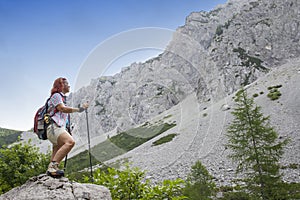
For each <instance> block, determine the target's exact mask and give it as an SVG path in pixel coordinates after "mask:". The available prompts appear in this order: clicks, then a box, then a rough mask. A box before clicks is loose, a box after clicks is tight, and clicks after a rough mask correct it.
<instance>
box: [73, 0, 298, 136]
mask: <svg viewBox="0 0 300 200" xmlns="http://www.w3.org/2000/svg"><path fill="white" fill-rule="evenodd" d="M299 20H300V4H299V1H297V0H283V1H282V0H255V1H248V0H229V1H228V2H227V3H226V4H225V5H220V6H218V7H217V8H215V9H214V10H212V11H210V12H194V13H191V14H190V15H189V16H188V17H187V18H186V23H185V25H184V26H182V27H179V28H178V29H177V30H176V32H175V34H174V36H173V40H172V41H171V42H170V44H169V45H168V47H167V49H166V50H165V51H164V52H163V53H162V54H161V55H159V56H158V57H156V58H154V59H151V60H148V61H147V62H145V63H133V64H132V65H130V66H129V67H126V68H123V70H122V72H121V73H119V74H116V75H115V76H112V77H99V78H98V79H95V80H93V81H92V82H91V84H90V85H89V86H87V87H85V88H82V89H80V90H79V91H78V92H76V93H74V94H72V95H71V96H70V99H71V101H72V102H73V105H78V104H80V103H83V102H84V101H86V100H89V101H90V105H91V107H90V108H89V115H88V116H89V121H90V132H91V137H94V136H96V135H99V134H103V133H105V132H107V131H111V130H113V129H115V130H116V131H121V130H126V129H128V128H130V127H132V126H134V125H137V124H140V123H143V122H145V121H146V120H147V119H149V118H151V117H154V116H156V115H158V114H160V113H162V112H163V111H165V110H168V109H170V108H171V107H173V106H175V105H177V104H178V103H179V102H181V101H182V100H183V99H185V98H186V97H187V96H188V95H190V94H193V93H194V94H196V96H197V99H198V101H199V103H202V104H205V103H207V102H212V101H217V100H220V99H222V98H224V97H226V96H227V95H229V94H232V93H233V92H234V91H236V90H237V89H238V88H240V87H241V86H242V85H248V84H250V83H252V82H253V81H255V80H256V79H257V78H259V77H261V76H263V75H265V74H266V73H268V72H269V71H270V70H273V69H275V68H277V67H278V66H279V65H281V64H283V63H284V62H285V60H286V59H288V58H295V57H298V56H299V55H300V45H299V39H300V33H299V29H300V21H299ZM72 120H73V122H74V123H75V124H76V127H75V129H74V135H77V136H76V137H78V138H79V140H80V141H86V138H85V137H86V121H85V115H84V114H79V115H75V116H74V117H73V119H72ZM78 138H77V139H78Z"/></svg>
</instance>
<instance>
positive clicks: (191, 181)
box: [183, 161, 216, 200]
mask: <svg viewBox="0 0 300 200" xmlns="http://www.w3.org/2000/svg"><path fill="white" fill-rule="evenodd" d="M215 192H216V186H215V183H214V182H213V177H212V176H211V175H210V174H209V172H208V171H207V169H206V168H205V167H204V166H203V165H202V164H201V162H200V161H197V162H196V164H195V165H193V166H192V170H191V173H190V174H189V175H188V177H187V181H186V186H185V188H184V191H183V194H184V195H185V196H187V197H188V199H190V200H198V199H202V200H206V199H207V200H208V199H211V197H212V196H214V195H215Z"/></svg>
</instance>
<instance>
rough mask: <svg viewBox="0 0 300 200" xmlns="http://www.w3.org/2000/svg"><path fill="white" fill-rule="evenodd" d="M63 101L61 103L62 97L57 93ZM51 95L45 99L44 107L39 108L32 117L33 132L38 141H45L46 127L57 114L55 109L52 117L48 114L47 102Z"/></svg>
mask: <svg viewBox="0 0 300 200" xmlns="http://www.w3.org/2000/svg"><path fill="white" fill-rule="evenodd" d="M59 94H60V95H61V97H62V99H63V102H65V98H64V96H63V95H62V94H61V93H59ZM51 97H52V95H51V96H50V97H49V98H48V99H47V101H46V103H45V105H44V106H42V107H40V108H39V109H38V110H37V112H36V113H35V116H34V125H33V132H34V133H36V134H37V136H38V137H39V139H41V140H47V139H48V137H47V127H48V126H49V125H50V124H51V123H52V121H51V120H52V119H51V117H52V116H53V115H54V114H55V113H56V112H57V109H55V110H54V113H53V115H51V116H50V114H49V113H48V102H49V100H50V98H51Z"/></svg>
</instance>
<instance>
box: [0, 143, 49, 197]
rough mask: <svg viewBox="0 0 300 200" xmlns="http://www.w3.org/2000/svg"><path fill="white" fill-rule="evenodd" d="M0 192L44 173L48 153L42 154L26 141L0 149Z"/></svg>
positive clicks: (47, 162)
mask: <svg viewBox="0 0 300 200" xmlns="http://www.w3.org/2000/svg"><path fill="white" fill-rule="evenodd" d="M0 158H1V159H0V194H2V193H5V192H7V191H8V190H10V189H12V188H14V187H17V186H20V185H22V184H24V183H25V182H26V181H27V180H28V179H29V178H31V177H33V176H36V175H39V174H41V173H45V171H46V169H47V166H48V164H49V160H50V154H47V155H45V154H42V153H40V152H39V149H38V148H37V147H35V146H32V145H31V144H30V141H29V142H28V143H18V144H15V145H12V146H11V147H10V148H7V147H5V148H1V149H0Z"/></svg>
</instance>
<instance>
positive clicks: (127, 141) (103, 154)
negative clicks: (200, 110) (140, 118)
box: [67, 121, 176, 172]
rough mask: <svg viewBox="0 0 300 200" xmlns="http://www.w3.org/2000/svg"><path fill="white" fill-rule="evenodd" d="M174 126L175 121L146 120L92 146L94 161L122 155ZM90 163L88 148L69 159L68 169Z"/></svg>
mask: <svg viewBox="0 0 300 200" xmlns="http://www.w3.org/2000/svg"><path fill="white" fill-rule="evenodd" d="M174 126H176V124H175V123H170V124H169V123H163V122H162V121H159V122H157V123H155V124H150V123H149V122H145V123H144V124H143V125H141V126H140V127H137V128H133V129H130V130H128V131H124V132H121V133H119V134H118V135H115V136H113V137H110V138H108V139H107V140H105V141H104V142H101V143H99V144H98V145H96V146H94V147H93V148H91V154H92V163H93V164H100V163H103V162H105V161H107V160H110V159H112V158H114V157H117V156H119V155H122V154H124V153H126V152H128V151H130V150H132V149H134V148H136V147H138V146H140V145H141V144H143V143H145V142H147V141H149V140H151V139H152V138H154V137H156V136H158V135H160V134H161V133H163V132H165V131H167V130H169V129H170V128H173V127H174ZM89 164H90V163H89V157H88V151H87V150H86V151H84V152H82V153H80V154H78V155H76V156H74V157H72V158H70V159H69V160H68V168H67V170H68V171H69V172H72V171H78V170H82V169H84V168H87V167H88V166H89Z"/></svg>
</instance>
